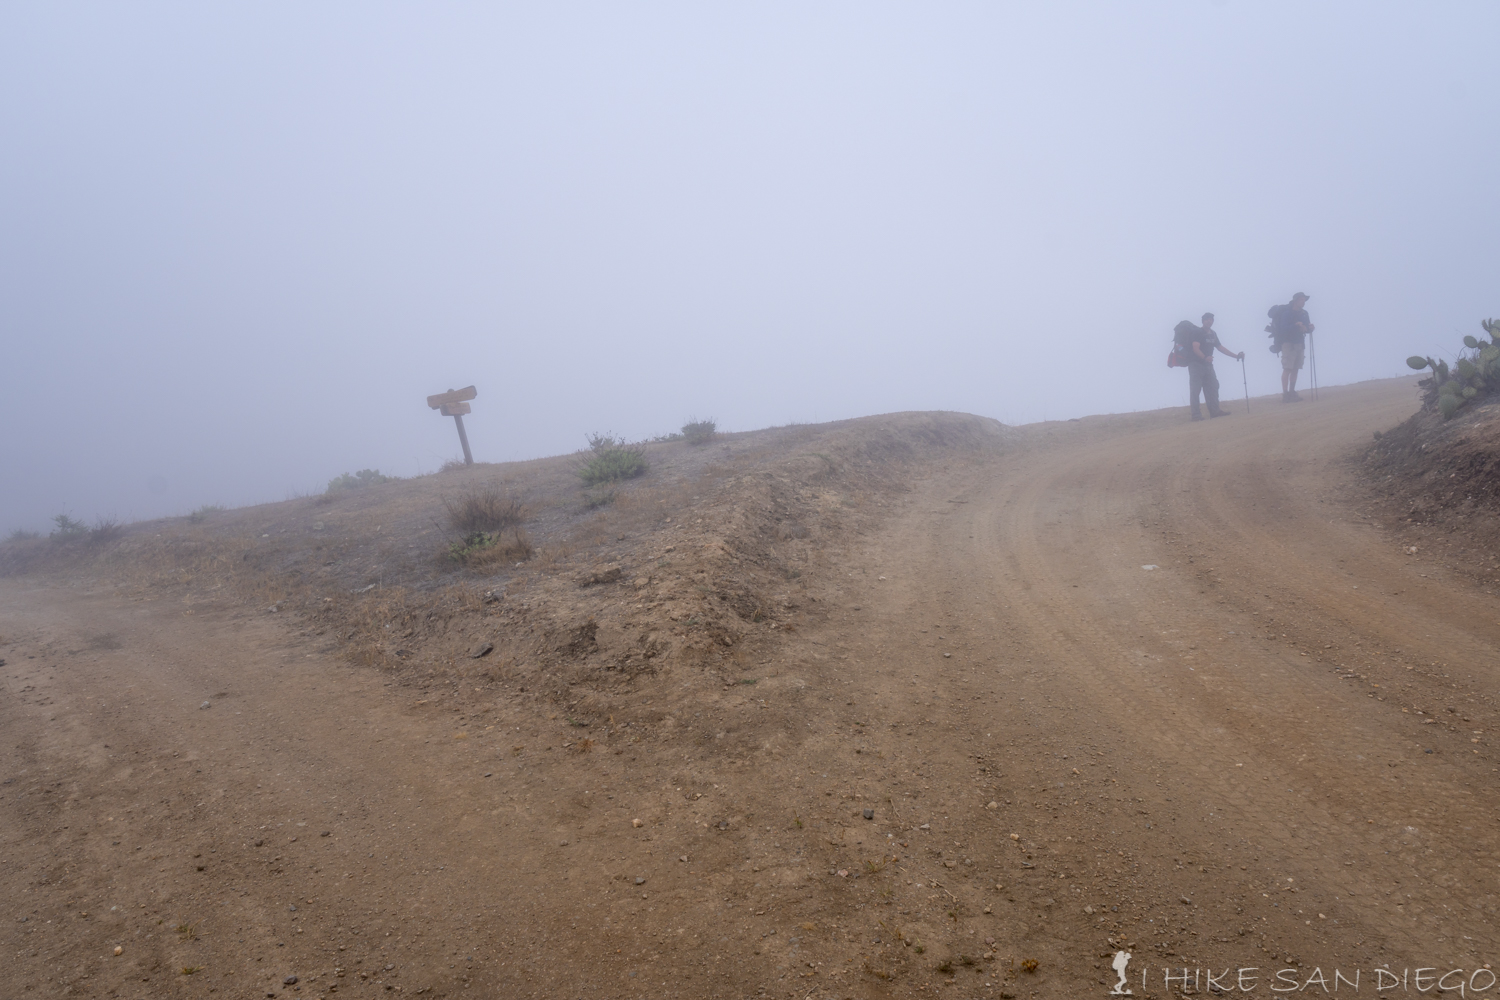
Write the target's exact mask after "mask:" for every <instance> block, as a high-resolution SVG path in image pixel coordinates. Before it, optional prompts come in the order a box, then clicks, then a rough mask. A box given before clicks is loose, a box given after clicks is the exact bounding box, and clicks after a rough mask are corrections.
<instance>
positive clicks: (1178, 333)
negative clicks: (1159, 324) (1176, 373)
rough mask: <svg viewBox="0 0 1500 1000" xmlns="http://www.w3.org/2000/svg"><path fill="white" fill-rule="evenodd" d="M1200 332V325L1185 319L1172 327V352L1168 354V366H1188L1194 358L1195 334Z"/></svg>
mask: <svg viewBox="0 0 1500 1000" xmlns="http://www.w3.org/2000/svg"><path fill="white" fill-rule="evenodd" d="M1197 332H1198V327H1197V326H1195V325H1194V324H1192V323H1190V322H1188V321H1187V320H1183V321H1182V322H1181V323H1178V324H1177V325H1176V326H1174V327H1173V328H1172V353H1171V354H1168V355H1167V367H1168V368H1186V367H1187V363H1188V361H1189V360H1191V359H1192V357H1193V354H1192V350H1193V349H1192V348H1191V347H1190V346H1189V345H1190V344H1192V342H1193V334H1195V333H1197Z"/></svg>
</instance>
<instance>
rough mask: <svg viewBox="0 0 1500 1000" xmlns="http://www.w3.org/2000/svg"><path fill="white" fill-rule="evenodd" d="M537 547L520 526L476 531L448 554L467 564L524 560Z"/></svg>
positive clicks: (452, 544) (459, 542)
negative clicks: (503, 529)
mask: <svg viewBox="0 0 1500 1000" xmlns="http://www.w3.org/2000/svg"><path fill="white" fill-rule="evenodd" d="M534 551H535V549H534V548H533V547H532V544H531V539H530V538H528V537H527V536H526V533H525V532H524V531H522V530H521V529H520V528H508V529H506V530H505V531H475V532H471V533H470V534H467V535H465V536H464V537H463V538H461V539H459V540H458V541H456V542H453V543H451V544H449V546H448V558H449V559H451V560H453V561H454V562H456V563H459V564H460V565H463V566H470V567H477V566H485V565H490V564H493V563H502V562H506V563H510V562H522V561H524V560H527V559H530V558H531V554H532V553H533V552H534Z"/></svg>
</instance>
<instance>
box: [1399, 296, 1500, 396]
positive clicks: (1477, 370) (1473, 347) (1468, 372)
mask: <svg viewBox="0 0 1500 1000" xmlns="http://www.w3.org/2000/svg"><path fill="white" fill-rule="evenodd" d="M1480 326H1481V327H1483V328H1484V332H1485V333H1486V334H1488V335H1489V338H1490V339H1489V341H1488V342H1485V341H1482V340H1480V339H1479V338H1478V337H1474V336H1465V337H1464V346H1465V347H1467V348H1468V349H1469V350H1470V351H1472V352H1473V353H1472V354H1469V355H1467V356H1461V357H1459V358H1458V360H1456V361H1454V362H1453V367H1452V369H1449V367H1448V363H1447V362H1446V361H1437V360H1434V359H1433V358H1424V357H1421V356H1419V355H1415V354H1414V355H1412V356H1411V357H1409V358H1407V359H1406V364H1407V366H1408V367H1410V368H1414V369H1416V370H1417V371H1421V370H1422V369H1424V368H1431V369H1432V375H1431V376H1430V377H1428V378H1424V379H1423V380H1422V381H1420V382H1418V383H1417V385H1419V386H1421V387H1422V408H1423V409H1424V410H1431V409H1436V410H1437V411H1438V412H1439V413H1441V414H1442V415H1443V419H1444V420H1450V419H1452V417H1453V415H1454V414H1456V413H1457V412H1458V411H1459V410H1460V409H1462V408H1463V406H1464V404H1466V403H1468V402H1469V401H1470V400H1472V399H1478V398H1480V397H1481V396H1484V395H1487V394H1488V393H1490V392H1492V391H1493V390H1494V389H1495V388H1497V387H1500V320H1494V319H1487V320H1483V321H1481V323H1480Z"/></svg>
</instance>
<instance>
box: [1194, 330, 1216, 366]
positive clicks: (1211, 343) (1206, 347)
mask: <svg viewBox="0 0 1500 1000" xmlns="http://www.w3.org/2000/svg"><path fill="white" fill-rule="evenodd" d="M1193 343H1195V344H1197V345H1198V350H1200V351H1202V352H1203V355H1204V356H1203V357H1201V358H1200V357H1198V355H1196V354H1194V353H1193V349H1192V348H1191V347H1189V348H1188V360H1189V361H1201V362H1203V363H1204V364H1210V365H1211V364H1213V363H1214V349H1215V348H1216V347H1218V346H1219V335H1218V334H1217V333H1214V332H1213V330H1205V329H1203V328H1202V327H1199V329H1198V332H1197V333H1195V334H1193Z"/></svg>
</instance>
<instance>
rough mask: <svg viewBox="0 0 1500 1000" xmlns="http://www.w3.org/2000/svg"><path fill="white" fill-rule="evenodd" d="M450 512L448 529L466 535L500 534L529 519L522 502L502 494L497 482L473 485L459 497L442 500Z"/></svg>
mask: <svg viewBox="0 0 1500 1000" xmlns="http://www.w3.org/2000/svg"><path fill="white" fill-rule="evenodd" d="M443 507H444V508H445V509H446V510H447V512H448V526H449V527H450V528H452V529H454V530H455V531H461V532H463V533H464V534H465V535H469V534H472V533H475V532H500V531H504V530H506V529H507V528H514V527H516V526H517V525H519V524H521V523H522V522H523V521H525V520H526V508H525V507H523V506H522V505H521V501H519V500H517V499H516V498H515V497H513V496H510V495H509V494H507V493H504V492H502V491H501V489H500V487H499V486H498V485H497V484H495V483H490V484H487V485H483V486H474V487H471V488H470V489H469V490H467V491H465V492H464V493H461V494H459V495H458V496H457V497H454V498H449V497H444V498H443Z"/></svg>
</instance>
